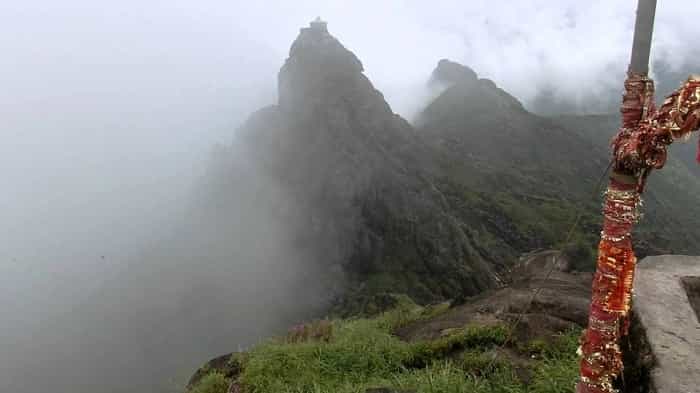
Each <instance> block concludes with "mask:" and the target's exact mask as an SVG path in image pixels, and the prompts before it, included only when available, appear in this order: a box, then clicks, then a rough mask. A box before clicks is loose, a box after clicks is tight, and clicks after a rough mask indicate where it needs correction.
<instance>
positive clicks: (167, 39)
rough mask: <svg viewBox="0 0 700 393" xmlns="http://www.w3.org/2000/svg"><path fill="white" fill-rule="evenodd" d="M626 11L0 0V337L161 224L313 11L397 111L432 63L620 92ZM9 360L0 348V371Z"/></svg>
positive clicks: (85, 286)
mask: <svg viewBox="0 0 700 393" xmlns="http://www.w3.org/2000/svg"><path fill="white" fill-rule="evenodd" d="M635 8H636V1H633V0H591V1H580V0H558V1H551V0H547V1H544V0H522V1H493V0H490V1H485V0H484V1H478V0H471V1H465V0H446V1H398V0H382V1H377V0H372V1H370V0H348V1H331V0H313V1H307V0H296V1H264V0H257V1H252V0H251V1H245V2H241V1H224V0H198V1H184V0H168V1H156V0H153V1H147V0H138V1H137V0H120V1H109V2H107V1H99V0H62V1H51V0H44V1H37V0H22V1H12V0H5V1H2V2H1V3H0V51H1V59H2V60H1V61H0V299H3V300H2V301H0V319H3V321H5V322H4V323H3V324H1V325H2V326H0V346H1V345H2V344H3V340H4V341H5V342H18V339H17V337H18V336H17V335H18V334H19V333H18V332H20V331H22V330H23V329H24V328H26V327H28V326H34V325H37V324H38V323H39V322H41V321H43V320H45V319H46V318H48V317H49V315H52V314H56V313H60V312H61V310H64V309H67V308H70V307H71V306H72V305H73V304H74V303H75V302H77V301H79V300H80V298H81V296H83V297H84V296H87V295H86V294H88V293H90V291H91V290H92V289H94V288H96V287H99V285H100V283H101V281H102V280H104V279H105V277H106V275H108V274H111V273H110V272H113V271H116V270H118V269H119V264H120V263H121V262H120V261H123V260H126V259H128V258H129V255H131V254H133V253H134V252H136V251H135V250H137V249H138V248H139V247H141V246H142V245H143V244H144V243H147V242H149V241H152V240H153V238H157V237H158V236H159V228H162V227H163V226H164V225H166V224H165V223H167V222H169V220H171V219H172V216H173V215H176V214H177V212H178V211H179V210H178V209H181V208H182V206H183V203H184V201H186V200H187V195H188V187H189V185H190V184H191V182H192V179H193V178H195V177H196V176H197V174H198V173H200V171H201V162H202V161H203V159H204V157H206V155H207V152H208V151H209V149H210V148H211V146H212V145H213V144H214V143H217V142H223V143H229V142H230V141H231V140H232V136H233V133H234V130H235V127H236V125H237V124H239V123H240V122H242V121H243V120H244V119H245V117H246V115H247V114H248V113H250V112H251V111H253V110H255V109H257V108H260V107H261V106H263V105H266V104H271V103H273V102H274V100H275V94H276V92H275V89H276V86H275V84H276V76H277V70H278V69H279V67H280V66H281V64H282V63H283V61H284V59H285V57H286V55H287V52H288V49H289V46H290V44H291V42H292V40H293V39H294V38H295V37H296V34H297V33H298V29H299V28H300V27H302V26H305V25H306V24H307V23H308V22H309V21H310V20H311V19H313V18H315V17H316V16H321V17H322V18H324V19H326V20H327V21H329V29H330V31H331V33H332V34H333V35H335V36H336V37H337V38H339V39H340V40H341V42H343V43H344V44H345V46H346V47H348V48H349V49H350V50H352V51H354V52H355V53H356V54H357V56H358V57H359V58H360V59H361V60H362V61H363V63H364V65H365V69H366V73H367V74H368V75H369V77H370V78H371V79H372V81H373V82H374V83H375V85H376V86H377V87H378V88H379V89H380V90H382V91H383V92H384V93H385V95H386V97H387V100H388V101H389V103H390V104H391V105H392V106H393V108H394V110H395V111H397V112H399V113H400V114H403V115H405V116H407V117H410V116H411V115H412V114H413V113H414V112H415V111H416V110H417V109H418V108H419V106H420V105H421V104H423V102H421V98H422V97H423V96H422V94H423V93H422V92H423V90H422V89H423V87H424V84H425V82H426V81H427V79H428V76H429V74H430V72H431V71H432V69H433V68H434V66H435V65H436V63H437V61H438V60H439V59H441V58H450V59H452V60H456V61H459V62H462V63H464V64H466V65H469V66H470V67H472V68H473V69H474V70H475V71H477V72H478V73H479V74H480V75H481V76H482V77H488V78H491V79H493V80H494V81H495V82H496V83H497V84H499V85H500V86H501V87H503V88H505V89H506V90H508V91H509V92H511V93H512V94H514V95H516V96H517V97H518V98H520V99H521V100H523V101H524V102H525V104H526V105H527V104H528V102H530V101H532V100H533V99H534V98H535V97H536V95H537V92H538V91H539V89H541V88H543V87H552V86H554V87H555V88H556V94H559V95H562V96H566V97H573V99H572V100H573V101H574V102H575V101H576V100H590V99H591V97H596V94H599V93H600V92H605V91H608V90H610V89H618V88H619V89H620V90H621V78H622V76H623V75H624V72H625V69H626V66H627V61H628V58H629V50H630V47H631V40H632V30H633V20H634V13H635ZM697 15H700V1H697V0H663V1H659V9H658V17H657V27H656V31H655V37H654V56H655V57H656V58H657V59H663V60H664V61H665V62H666V63H668V65H669V66H670V67H683V66H685V65H686V64H688V63H693V62H694V63H695V64H700V62H699V61H696V60H697V59H692V58H691V59H689V58H688V56H689V55H688V54H689V53H696V54H697V53H700V50H699V49H700V43H699V42H698V37H700V24H698V23H697ZM687 71H688V72H687V73H690V72H691V71H695V72H697V71H700V70H687ZM679 82H680V81H679ZM105 256H106V258H103V257H105ZM8 320H9V321H10V323H9V324H8V323H6V321H8ZM25 338H26V337H25ZM14 362H15V359H14V358H13V359H9V358H7V357H6V358H4V359H3V351H0V369H1V368H2V367H3V364H4V363H14ZM1 377H2V376H1V375H0V379H1Z"/></svg>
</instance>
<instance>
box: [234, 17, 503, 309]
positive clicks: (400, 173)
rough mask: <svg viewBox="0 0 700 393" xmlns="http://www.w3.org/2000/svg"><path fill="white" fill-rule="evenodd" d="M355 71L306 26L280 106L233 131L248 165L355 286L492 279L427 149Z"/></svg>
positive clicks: (321, 258)
mask: <svg viewBox="0 0 700 393" xmlns="http://www.w3.org/2000/svg"><path fill="white" fill-rule="evenodd" d="M362 71H363V67H362V64H361V62H360V61H359V60H358V59H357V57H356V56H355V55H354V54H353V53H352V52H350V51H348V50H347V49H345V48H344V47H343V46H342V44H341V43H340V42H339V41H338V40H337V39H335V38H334V37H333V36H331V35H330V34H329V33H328V31H327V30H326V28H325V25H322V24H318V23H316V24H312V25H311V27H309V28H304V29H302V30H301V32H300V34H299V37H298V38H297V39H296V41H295V42H294V43H293V45H292V47H291V50H290V54H289V58H288V59H287V60H286V62H285V64H284V66H283V67H282V69H281V71H280V73H279V104H278V105H276V106H270V107H268V108H265V109H263V110H261V111H259V112H257V113H256V114H254V115H253V116H251V118H250V119H249V121H248V122H247V123H246V124H245V125H244V126H243V127H242V128H241V129H240V130H239V135H238V136H239V139H240V141H242V143H243V146H245V147H244V149H245V150H247V151H249V152H251V154H252V155H253V156H254V157H255V158H256V160H255V162H254V165H256V166H257V167H258V168H260V170H261V171H263V172H264V173H265V174H266V176H270V177H271V178H273V179H276V181H279V183H280V184H281V185H282V187H283V188H284V190H285V193H287V194H288V195H289V197H290V198H292V199H293V200H294V201H295V204H296V206H295V209H296V210H297V211H298V212H300V214H301V215H300V217H299V218H300V220H301V221H302V222H304V223H305V224H304V225H301V227H300V228H299V230H298V231H297V232H296V234H295V237H297V239H298V245H299V247H301V248H306V249H308V250H310V252H311V254H309V255H310V258H309V261H308V262H309V263H310V264H316V265H321V266H336V267H338V268H340V269H342V270H343V271H345V272H346V273H347V274H348V276H349V277H350V282H351V283H355V284H358V285H359V286H358V287H356V288H355V289H357V290H359V291H361V292H366V293H375V292H381V291H383V290H392V291H399V292H405V293H409V294H411V295H412V296H413V297H414V298H415V299H417V300H419V301H429V300H434V299H440V298H445V297H449V296H453V295H455V294H458V293H466V294H474V293H477V292H480V291H481V290H483V289H486V288H489V287H493V286H494V285H496V283H497V277H496V274H495V273H496V272H495V269H494V268H493V263H492V261H490V259H489V258H491V255H489V254H484V253H483V252H482V251H481V249H480V248H479V247H478V246H479V245H478V244H475V242H474V240H473V239H471V238H470V237H469V235H468V234H467V233H465V230H464V224H463V222H461V221H460V220H459V218H458V217H457V216H455V215H454V214H453V212H452V210H451V208H450V205H449V204H448V203H447V196H446V195H444V193H443V192H442V191H441V190H440V189H439V188H438V187H437V186H436V185H435V184H434V182H433V178H432V173H433V172H434V171H435V170H436V167H435V165H434V164H433V158H432V157H433V156H432V154H431V153H430V151H429V150H427V148H426V147H425V146H424V145H422V144H421V143H420V142H421V141H420V139H419V138H417V135H416V133H415V131H414V129H413V128H412V127H411V126H410V125H409V124H408V123H407V122H406V121H405V120H403V119H402V118H401V117H399V116H398V115H396V114H394V113H393V112H392V111H391V108H390V107H389V105H388V104H387V103H386V101H385V100H384V98H383V96H382V94H381V93H380V92H379V91H377V90H376V89H375V88H374V87H373V85H372V83H371V82H370V81H369V80H368V79H367V77H366V76H365V75H364V74H363V72H362ZM319 245H321V246H320V247H319Z"/></svg>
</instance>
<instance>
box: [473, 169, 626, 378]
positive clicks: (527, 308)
mask: <svg viewBox="0 0 700 393" xmlns="http://www.w3.org/2000/svg"><path fill="white" fill-rule="evenodd" d="M613 162H614V161H613V160H610V163H609V164H608V166H607V167H606V168H605V171H603V174H602V175H601V176H600V179H598V183H596V186H595V189H594V191H593V198H595V197H596V195H597V194H598V192H599V190H600V186H601V185H602V183H603V180H604V179H605V175H606V174H607V173H608V171H610V168H612V165H613ZM582 216H583V204H581V205H579V208H578V210H577V213H576V218H575V219H574V222H573V223H572V225H571V228H570V229H569V232H568V234H567V235H566V238H565V239H564V242H563V243H562V244H567V243H569V242H570V241H571V238H572V236H573V234H574V231H575V230H576V228H577V227H578V224H579V222H580V221H581V217H582ZM561 254H562V252H561V251H559V253H558V254H556V255H555V256H554V261H552V262H553V263H552V266H550V268H549V270H548V271H547V274H545V276H544V280H542V284H541V285H540V286H538V287H537V288H536V289H535V292H533V293H532V296H531V297H530V300H529V302H528V303H527V306H525V308H524V309H523V310H522V311H521V312H520V313H519V314H518V317H517V318H516V319H515V321H514V322H513V324H512V325H511V326H510V327H509V329H508V336H506V339H505V340H504V341H503V344H501V345H500V346H499V347H498V350H497V351H496V352H495V353H494V356H493V358H492V359H491V362H489V364H488V366H487V367H486V373H487V374H488V373H490V372H491V370H492V368H493V366H494V365H495V363H496V360H498V355H499V353H500V352H501V351H502V350H503V349H504V348H505V347H506V345H508V343H509V342H510V340H511V339H512V338H513V333H514V332H515V328H517V327H518V325H519V324H520V322H522V320H523V318H524V317H525V314H527V313H528V312H529V311H530V308H531V307H532V304H533V303H534V302H535V299H536V298H537V295H539V294H540V292H541V291H542V289H544V284H545V283H546V282H547V280H549V277H550V276H551V275H552V273H554V269H556V267H557V265H558V259H559V256H561Z"/></svg>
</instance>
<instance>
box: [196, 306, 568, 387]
mask: <svg viewBox="0 0 700 393" xmlns="http://www.w3.org/2000/svg"><path fill="white" fill-rule="evenodd" d="M445 310H446V308H445V307H443V306H442V305H441V306H437V307H428V308H424V307H419V306H416V305H414V304H412V303H410V302H408V301H401V302H399V305H398V306H397V307H396V308H395V309H393V310H391V311H388V312H385V313H383V314H382V315H380V316H378V317H376V318H371V319H370V318H362V319H348V320H336V321H333V322H332V324H333V328H332V330H330V329H328V328H327V327H325V324H319V323H315V324H309V325H307V326H308V328H309V329H314V327H315V328H316V329H318V328H319V327H320V328H321V329H322V330H323V332H324V334H323V337H318V338H316V337H315V335H314V334H309V335H307V336H305V337H304V338H303V339H300V338H299V337H295V338H294V340H291V341H290V340H289V337H283V338H278V339H273V340H270V341H268V342H265V343H262V344H260V345H258V346H257V347H255V348H253V349H252V350H251V351H250V352H249V353H247V355H246V356H245V357H244V360H243V364H242V366H243V370H242V373H241V374H240V376H239V377H238V382H239V384H240V385H241V387H242V388H243V391H244V392H246V393H364V392H365V390H366V389H370V388H379V387H389V388H394V389H399V390H401V389H406V390H411V391H416V392H417V393H438V392H440V393H451V392H454V393H457V392H476V393H481V392H484V393H486V392H498V393H501V392H502V393H526V392H527V393H565V392H571V391H572V390H573V384H574V380H575V377H576V374H577V368H576V355H575V349H576V338H577V337H578V332H571V333H570V334H566V335H562V336H560V337H556V338H554V339H552V338H545V339H542V340H535V341H532V342H530V343H507V346H508V347H509V348H511V349H512V350H513V351H515V352H514V353H518V356H519V357H520V358H521V361H520V362H518V366H517V367H516V366H515V365H514V363H512V362H511V360H509V358H508V357H505V356H501V357H498V358H496V357H495V356H494V354H495V352H494V351H495V350H496V348H497V347H500V346H501V345H502V344H506V339H507V337H508V334H507V333H508V332H507V330H506V328H505V327H503V326H466V327H463V328H459V329H454V330H451V331H448V332H444V335H443V336H442V337H440V338H438V339H436V340H430V341H419V342H406V341H403V340H401V339H400V338H399V337H397V336H395V335H393V334H392V332H393V331H394V330H395V329H397V328H398V327H400V326H404V325H405V324H406V323H409V322H411V321H416V320H419V319H425V318H432V317H434V316H436V315H438V314H440V313H441V312H444V311H445ZM523 363H526V365H525V366H523ZM523 368H524V370H523ZM523 372H525V373H527V374H528V375H530V376H531V377H529V378H527V379H528V380H527V381H523V378H522V377H521V374H522V373H523ZM222 378H223V377H222V376H221V375H220V374H211V375H210V376H208V377H206V378H205V379H203V380H202V382H201V384H200V385H198V386H197V387H196V389H195V390H194V391H193V392H196V393H225V388H222V386H224V384H222ZM219 388H220V390H216V389H219ZM212 389H213V390H212Z"/></svg>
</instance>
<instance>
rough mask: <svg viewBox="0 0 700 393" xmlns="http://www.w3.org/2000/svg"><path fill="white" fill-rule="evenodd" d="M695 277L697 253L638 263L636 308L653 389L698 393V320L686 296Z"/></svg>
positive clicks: (661, 392) (698, 273) (698, 261)
mask: <svg viewBox="0 0 700 393" xmlns="http://www.w3.org/2000/svg"><path fill="white" fill-rule="evenodd" d="M695 277H700V257H690V256H677V255H662V256H655V257H648V258H645V259H644V260H642V261H641V262H640V263H639V266H638V268H637V273H636V277H635V284H634V287H635V294H634V313H635V315H636V316H637V317H638V318H639V321H640V322H641V324H642V326H643V327H644V329H645V331H646V336H647V338H648V341H649V345H650V347H651V350H652V352H653V354H654V358H655V366H654V368H653V369H652V371H651V375H650V384H651V386H650V388H651V391H654V392H657V393H697V392H700V322H698V316H697V315H696V311H695V310H694V308H693V306H692V305H691V300H690V299H693V297H694V296H695V295H694V292H693V291H694V290H693V289H692V288H691V290H688V288H690V287H689V284H688V283H689V282H691V284H690V285H691V286H692V285H693V284H692V282H694V280H695ZM693 288H694V287H693ZM689 292H692V293H689Z"/></svg>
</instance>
